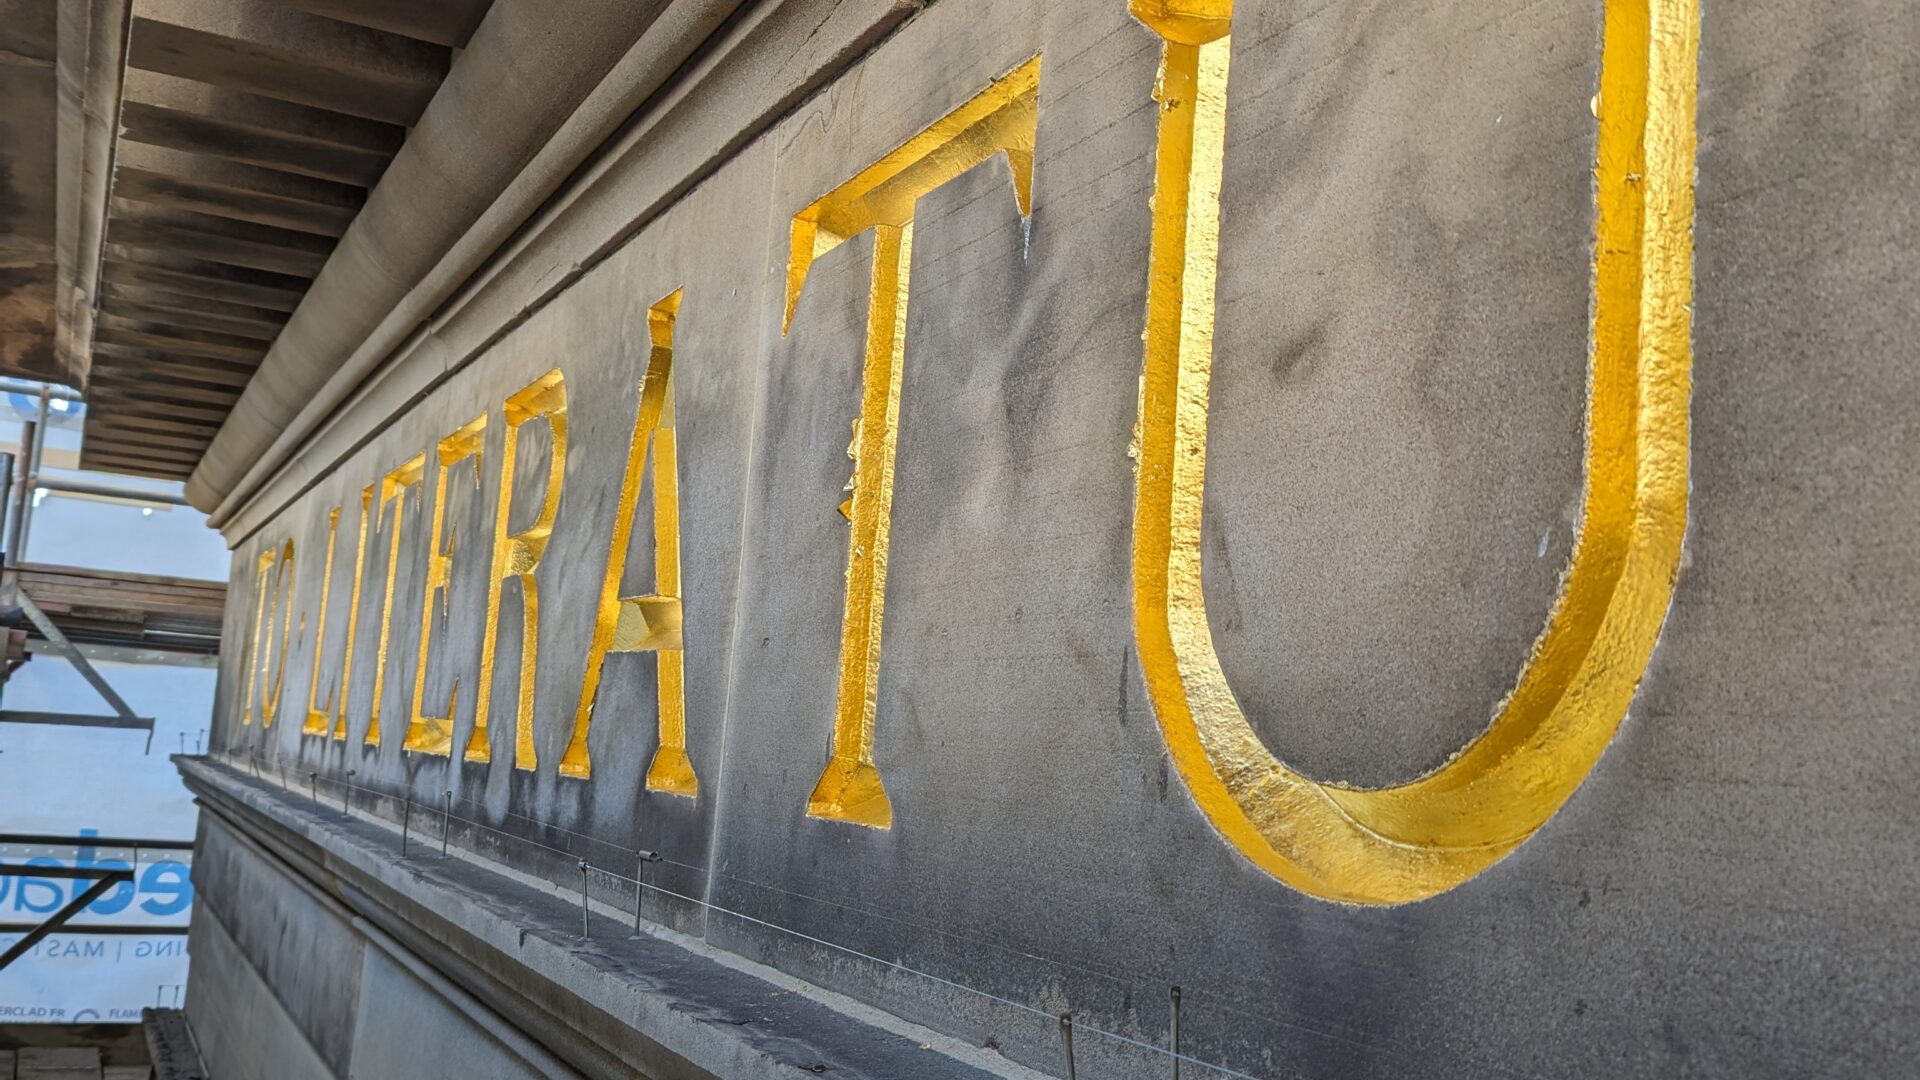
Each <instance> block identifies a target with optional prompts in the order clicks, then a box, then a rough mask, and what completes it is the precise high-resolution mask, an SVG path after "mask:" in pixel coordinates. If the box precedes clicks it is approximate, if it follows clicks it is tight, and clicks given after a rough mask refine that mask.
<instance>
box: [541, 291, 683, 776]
mask: <svg viewBox="0 0 1920 1080" xmlns="http://www.w3.org/2000/svg"><path fill="white" fill-rule="evenodd" d="M680 295H681V290H678V289H676V290H674V292H673V295H671V296H668V297H667V298H666V299H664V300H662V301H660V302H659V303H657V304H655V305H653V307H651V308H649V309H648V310H647V328H648V331H649V333H650V334H651V336H652V339H653V350H652V353H651V355H650V357H649V359H648V361H647V371H646V374H645V375H644V376H642V377H641V380H640V405H639V408H638V409H637V410H636V412H635V414H634V420H633V437H632V439H630V440H629V441H628V443H627V469H626V472H625V474H624V475H623V478H622V479H621V481H620V499H619V502H618V503H617V504H616V505H615V509H614V519H613V542H612V545H611V547H610V549H609V550H608V552H607V569H606V573H604V574H602V575H601V578H600V603H599V607H598V609H597V610H596V613H595V615H594V623H593V641H592V643H591V644H590V645H589V646H588V647H587V671H586V676H585V678H584V679H582V681H581V685H580V703H579V705H578V706H577V708H576V711H575V713H574V718H573V738H572V740H571V741H570V742H568V743H567V752H566V754H565V756H563V757H562V758H561V759H560V773H561V775H563V776H577V777H580V778H582V779H585V778H587V777H589V776H591V775H592V774H593V764H592V761H591V760H590V758H589V756H588V751H587V732H588V729H589V728H590V727H591V725H592V723H593V709H594V705H595V703H596V700H597V698H598V697H599V693H600V674H601V669H602V668H604V667H605V665H606V659H607V654H608V653H609V652H620V653H624V652H644V651H652V652H653V653H654V654H655V656H656V657H657V659H658V669H659V678H658V679H657V682H658V693H657V700H658V702H659V706H658V707H659V720H658V729H659V749H657V750H655V751H654V755H653V763H652V764H651V765H650V766H648V768H647V789H648V790H649V791H664V792H667V793H669V794H672V795H684V796H686V797H688V798H692V797H693V796H695V795H698V794H699V793H700V781H699V778H698V777H696V776H695V775H694V771H693V762H692V761H691V760H689V759H688V757H687V714H686V691H685V681H686V664H685V659H686V654H685V652H683V651H682V643H681V639H680V479H679V471H678V460H677V458H676V456H675V454H676V446H675V442H674V417H673V322H674V318H675V317H676V316H677V315H678V314H679V312H680ZM649 441H651V442H652V444H653V592H652V593H649V594H647V595H644V596H621V595H620V579H621V578H622V577H624V576H625V574H626V568H627V545H628V543H629V542H630V541H631V540H632V537H633V515H634V511H635V509H637V508H638V506H639V503H640V480H641V475H642V473H641V470H642V469H643V468H645V466H646V458H647V444H648V442H649Z"/></svg>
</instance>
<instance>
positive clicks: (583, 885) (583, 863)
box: [580, 859, 593, 940]
mask: <svg viewBox="0 0 1920 1080" xmlns="http://www.w3.org/2000/svg"><path fill="white" fill-rule="evenodd" d="M588 914H589V909H588V907H587V860H585V859H581V860H580V937H581V939H582V940H584V939H586V938H589V937H591V936H593V935H592V934H591V933H589V932H588V929H587V916H588Z"/></svg>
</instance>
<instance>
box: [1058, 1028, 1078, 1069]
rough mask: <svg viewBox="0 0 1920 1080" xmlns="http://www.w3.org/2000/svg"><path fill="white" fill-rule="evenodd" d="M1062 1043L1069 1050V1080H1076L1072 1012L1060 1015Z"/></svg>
mask: <svg viewBox="0 0 1920 1080" xmlns="http://www.w3.org/2000/svg"><path fill="white" fill-rule="evenodd" d="M1060 1041H1061V1042H1062V1043H1064V1044H1065V1045H1066V1048H1067V1080H1075V1076H1076V1074H1075V1072H1074V1068H1073V1014H1072V1013H1070V1012H1063V1013H1061V1014H1060Z"/></svg>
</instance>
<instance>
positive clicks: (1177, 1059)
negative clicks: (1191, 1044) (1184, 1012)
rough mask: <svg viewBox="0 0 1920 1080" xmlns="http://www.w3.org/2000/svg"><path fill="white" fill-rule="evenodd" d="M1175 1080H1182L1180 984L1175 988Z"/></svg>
mask: <svg viewBox="0 0 1920 1080" xmlns="http://www.w3.org/2000/svg"><path fill="white" fill-rule="evenodd" d="M1172 996H1173V1040H1172V1041H1173V1080H1180V984H1178V983H1175V984H1174V986H1173V995H1172Z"/></svg>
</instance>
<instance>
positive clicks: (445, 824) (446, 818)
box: [440, 791, 453, 856]
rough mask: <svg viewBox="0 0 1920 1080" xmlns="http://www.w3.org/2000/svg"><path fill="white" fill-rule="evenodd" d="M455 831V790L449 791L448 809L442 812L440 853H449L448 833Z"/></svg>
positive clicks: (443, 854)
mask: <svg viewBox="0 0 1920 1080" xmlns="http://www.w3.org/2000/svg"><path fill="white" fill-rule="evenodd" d="M452 831H453V792H452V791H448V792H447V800H446V809H445V810H442V811H441V812H440V854H441V855H442V856H445V855H446V853H447V834H448V833H451V832H452Z"/></svg>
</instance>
